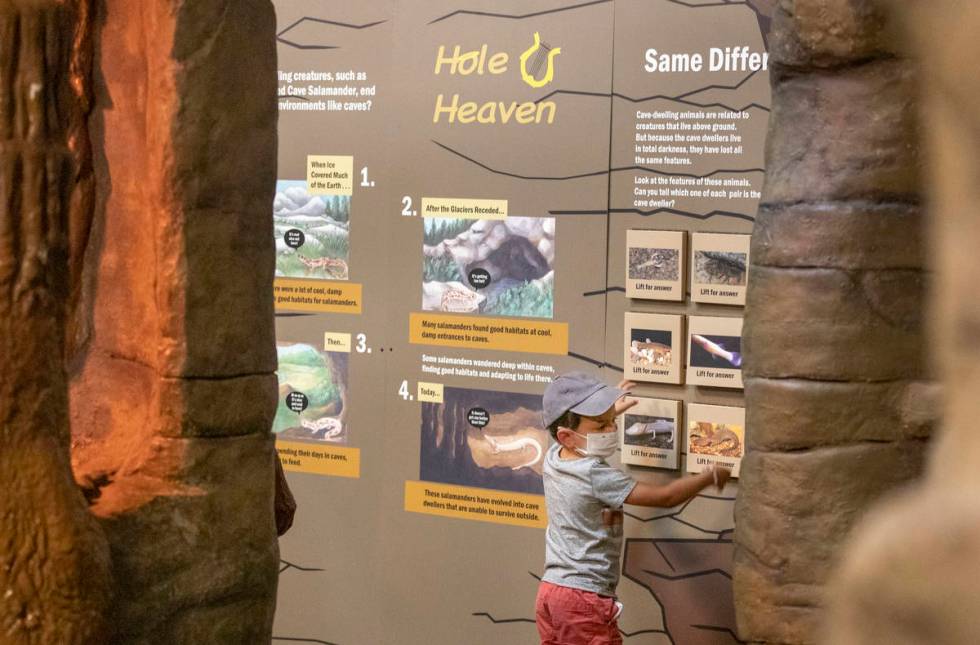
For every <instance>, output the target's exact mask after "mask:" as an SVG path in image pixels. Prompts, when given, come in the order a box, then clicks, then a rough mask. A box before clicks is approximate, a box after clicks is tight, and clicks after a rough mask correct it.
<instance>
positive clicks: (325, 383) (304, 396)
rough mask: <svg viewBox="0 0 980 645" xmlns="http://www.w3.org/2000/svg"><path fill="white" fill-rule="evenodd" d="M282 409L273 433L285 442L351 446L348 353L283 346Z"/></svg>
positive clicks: (280, 352) (279, 372)
mask: <svg viewBox="0 0 980 645" xmlns="http://www.w3.org/2000/svg"><path fill="white" fill-rule="evenodd" d="M277 352H278V355H279V368H278V370H277V375H278V376H279V405H278V407H277V408H276V418H275V421H274V422H273V425H272V431H273V432H274V433H276V435H277V436H278V437H280V438H283V439H289V440H296V439H299V440H303V441H316V442H329V443H332V444H340V445H344V444H346V443H347V442H348V426H347V362H348V359H349V357H350V355H349V354H347V353H345V352H324V351H319V350H317V349H316V348H315V347H313V346H312V345H307V344H305V343H279V344H278V345H277Z"/></svg>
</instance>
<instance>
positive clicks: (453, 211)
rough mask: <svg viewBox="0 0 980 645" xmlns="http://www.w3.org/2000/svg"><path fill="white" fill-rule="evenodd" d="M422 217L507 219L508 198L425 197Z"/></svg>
mask: <svg viewBox="0 0 980 645" xmlns="http://www.w3.org/2000/svg"><path fill="white" fill-rule="evenodd" d="M422 217H460V218H462V219H506V218H507V200H506V199H466V198H463V197H423V198H422Z"/></svg>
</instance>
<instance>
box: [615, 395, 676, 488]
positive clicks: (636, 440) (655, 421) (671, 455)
mask: <svg viewBox="0 0 980 645" xmlns="http://www.w3.org/2000/svg"><path fill="white" fill-rule="evenodd" d="M636 400H637V401H638V403H637V404H636V405H634V406H633V407H632V408H630V409H629V410H628V411H627V412H626V413H625V414H623V415H622V416H621V417H620V418H619V425H620V430H621V432H622V450H623V455H622V462H623V463H624V464H634V465H637V466H652V467H654V468H669V469H671V470H674V469H676V468H677V466H678V463H679V454H680V446H679V444H680V438H681V428H682V427H683V425H682V423H681V402H680V401H670V400H667V399H647V398H642V397H637V399H636Z"/></svg>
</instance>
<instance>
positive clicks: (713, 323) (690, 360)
mask: <svg viewBox="0 0 980 645" xmlns="http://www.w3.org/2000/svg"><path fill="white" fill-rule="evenodd" d="M687 327H688V348H687V382H688V383H690V384H692V385H707V386H710V387H727V388H732V389H742V319H741V318H718V317H714V316H691V317H690V318H688V322H687Z"/></svg>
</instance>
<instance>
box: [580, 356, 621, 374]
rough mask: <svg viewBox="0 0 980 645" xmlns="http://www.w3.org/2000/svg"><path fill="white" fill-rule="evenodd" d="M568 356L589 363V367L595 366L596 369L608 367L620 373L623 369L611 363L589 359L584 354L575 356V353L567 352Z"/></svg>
mask: <svg viewBox="0 0 980 645" xmlns="http://www.w3.org/2000/svg"><path fill="white" fill-rule="evenodd" d="M568 356H570V357H572V358H577V359H578V360H580V361H584V362H586V363H589V364H591V365H595V366H596V367H599V368H603V367H610V368H612V369H614V370H616V371H619V372H622V371H623V368H622V367H620V366H619V365H613V364H612V363H607V362H605V361H600V360H599V359H596V358H590V357H588V356H585V355H584V354H577V353H575V352H568Z"/></svg>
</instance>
